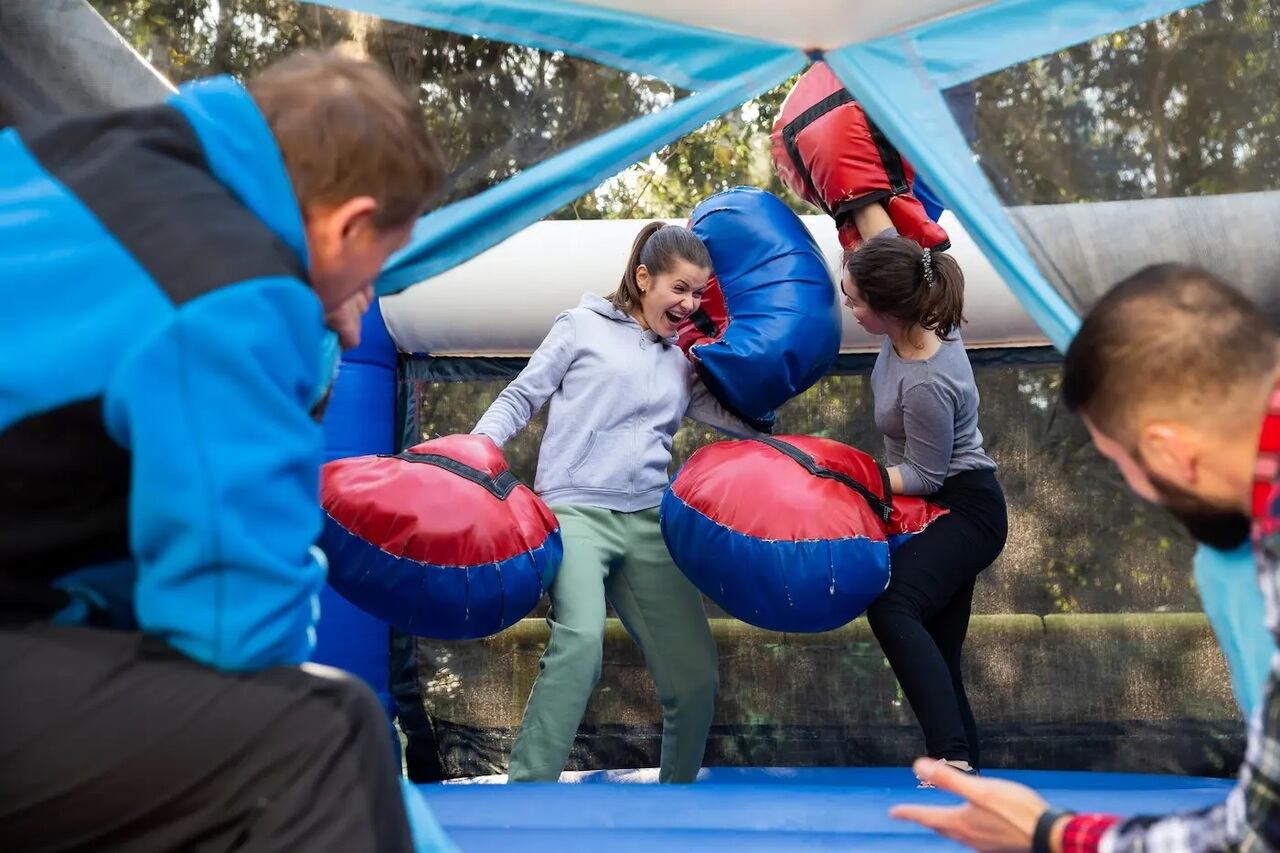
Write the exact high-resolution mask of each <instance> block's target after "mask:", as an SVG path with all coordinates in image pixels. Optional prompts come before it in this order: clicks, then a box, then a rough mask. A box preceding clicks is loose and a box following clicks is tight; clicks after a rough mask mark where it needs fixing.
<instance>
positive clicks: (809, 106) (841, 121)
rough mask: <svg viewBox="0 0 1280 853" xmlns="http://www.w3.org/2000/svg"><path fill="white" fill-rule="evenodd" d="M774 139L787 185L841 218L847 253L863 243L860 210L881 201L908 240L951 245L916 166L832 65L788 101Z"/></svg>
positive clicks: (819, 67) (814, 71) (816, 67)
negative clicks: (856, 220)
mask: <svg viewBox="0 0 1280 853" xmlns="http://www.w3.org/2000/svg"><path fill="white" fill-rule="evenodd" d="M772 140H773V162H774V165H775V167H776V168H777V170H778V176H779V177H780V178H781V179H782V182H783V183H784V184H786V185H787V186H788V187H790V188H791V190H792V191H794V192H795V193H796V195H798V196H800V197H801V198H803V199H804V200H805V201H807V202H809V203H810V204H812V205H814V206H816V207H820V208H822V210H823V211H825V212H826V213H827V214H828V215H830V216H832V217H833V218H834V219H835V220H836V226H837V228H838V229H839V233H840V243H841V245H842V246H844V247H845V248H846V249H853V248H856V247H857V245H858V244H859V243H860V242H861V237H860V236H859V234H858V230H857V228H855V227H854V225H853V216H852V213H853V211H854V210H856V209H857V208H859V207H862V206H863V205H866V204H870V203H872V202H877V201H878V202H880V203H881V204H883V205H884V207H885V210H886V211H887V212H888V214H889V219H890V220H891V221H892V222H893V225H894V227H895V228H897V229H898V233H899V234H901V235H902V236H903V237H909V238H911V239H912V240H915V241H916V242H917V243H919V244H920V245H921V246H924V247H925V248H928V249H935V250H938V251H945V250H946V249H947V248H949V247H950V245H951V241H950V239H948V237H947V232H946V231H944V230H943V229H942V227H941V226H940V225H938V224H937V223H936V222H934V221H933V220H931V219H930V218H929V215H928V214H927V213H925V210H924V206H923V205H922V204H921V203H920V201H919V200H918V199H917V198H916V197H915V196H914V195H912V193H911V186H912V182H913V181H914V180H915V170H914V169H912V168H911V164H910V163H908V162H907V161H906V159H905V158H904V157H902V155H900V154H899V153H898V152H897V151H896V150H895V149H894V147H893V146H892V145H891V144H890V143H889V141H888V139H886V138H885V136H884V134H883V133H881V132H880V129H879V128H877V127H876V126H875V124H873V123H872V122H871V120H870V119H868V118H867V115H866V113H864V112H863V111H862V107H861V106H860V105H859V104H858V102H857V101H855V100H854V99H853V96H852V95H851V94H849V91H848V90H847V89H845V87H844V84H843V83H841V82H840V80H839V79H838V78H837V77H836V75H835V74H834V73H833V72H832V71H831V69H830V68H829V67H828V66H827V64H826V63H825V62H815V63H814V64H813V65H812V66H811V67H810V68H809V70H808V71H806V72H805V73H804V75H803V76H801V78H800V79H799V80H798V81H797V82H796V85H795V88H794V89H792V90H791V92H790V94H788V95H787V99H786V100H785V101H784V102H783V104H782V111H781V114H780V115H779V116H778V120H777V121H776V122H775V123H774V125H773V134H772Z"/></svg>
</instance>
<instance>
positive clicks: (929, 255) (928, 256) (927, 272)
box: [920, 249, 933, 287]
mask: <svg viewBox="0 0 1280 853" xmlns="http://www.w3.org/2000/svg"><path fill="white" fill-rule="evenodd" d="M920 260H921V262H922V263H924V286H925V287H933V252H931V251H929V250H928V249H925V250H924V251H923V252H921V254H920Z"/></svg>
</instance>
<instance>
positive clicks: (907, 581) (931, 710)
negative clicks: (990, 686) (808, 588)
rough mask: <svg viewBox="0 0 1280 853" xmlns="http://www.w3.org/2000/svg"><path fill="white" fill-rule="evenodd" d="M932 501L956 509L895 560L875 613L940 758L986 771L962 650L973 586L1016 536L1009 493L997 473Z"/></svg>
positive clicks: (950, 486) (948, 486)
mask: <svg viewBox="0 0 1280 853" xmlns="http://www.w3.org/2000/svg"><path fill="white" fill-rule="evenodd" d="M929 500H930V501H932V502H934V503H939V504H942V505H944V506H946V507H947V508H948V509H950V510H951V512H950V513H948V514H947V515H945V516H943V517H942V518H939V519H938V520H937V521H935V522H934V523H933V524H931V525H930V526H929V527H928V528H927V529H926V530H925V531H924V532H922V533H920V534H917V535H916V536H915V537H913V538H912V539H911V540H909V541H908V542H907V543H906V544H905V545H903V546H902V547H901V548H899V549H898V551H897V552H896V553H895V554H894V555H893V561H892V564H891V572H890V576H889V588H888V589H887V590H885V592H884V594H883V595H881V596H880V598H878V599H876V601H875V603H874V604H872V605H871V607H870V609H868V610H867V620H868V621H869V622H870V623H871V630H872V631H873V632H875V635H876V639H877V640H879V641H880V647H881V648H882V649H883V650H884V654H885V657H887V658H888V659H889V665H890V666H892V667H893V674H894V675H895V676H897V678H898V683H899V684H900V685H902V692H903V693H904V694H905V695H906V697H907V702H909V703H910V704H911V710H912V711H913V712H914V713H915V715H916V719H917V720H918V721H919V722H920V727H921V728H922V729H923V730H924V742H925V750H926V751H927V752H928V754H929V755H930V756H932V757H934V758H949V759H952V760H959V761H968V762H969V763H970V764H972V765H973V766H974V767H977V766H979V764H978V762H979V750H978V728H977V724H976V723H975V722H974V719H973V711H972V710H971V709H970V708H969V699H968V697H967V696H966V695H965V692H964V679H963V677H962V675H961V672H960V650H961V647H962V646H963V645H964V638H965V634H966V633H967V632H968V630H969V612H970V610H971V609H972V606H973V584H974V580H975V579H976V578H977V576H978V573H979V572H981V571H982V570H983V569H985V568H986V567H987V566H989V565H991V564H992V563H993V562H995V559H996V557H998V556H1000V551H1001V550H1002V549H1003V548H1004V540H1005V537H1006V535H1007V534H1008V529H1009V528H1008V517H1007V514H1006V512H1005V502H1004V493H1003V492H1002V491H1001V489H1000V483H999V482H998V481H997V480H996V477H995V473H994V472H992V471H965V472H962V473H960V474H956V475H955V476H953V477H949V478H947V480H946V482H944V483H943V484H942V488H941V489H940V490H939V491H938V492H936V493H935V494H933V495H930V496H929Z"/></svg>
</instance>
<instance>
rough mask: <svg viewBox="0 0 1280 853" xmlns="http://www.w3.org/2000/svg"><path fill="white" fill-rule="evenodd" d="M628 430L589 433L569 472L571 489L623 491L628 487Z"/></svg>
mask: <svg viewBox="0 0 1280 853" xmlns="http://www.w3.org/2000/svg"><path fill="white" fill-rule="evenodd" d="M630 454H631V430H629V429H615V430H605V431H601V430H594V429H593V430H592V431H591V435H590V437H589V438H588V439H587V444H586V446H585V447H584V448H583V450H582V454H581V455H580V456H579V457H578V459H577V461H575V462H574V463H573V465H572V466H570V468H569V482H570V484H572V485H574V486H579V487H587V488H596V489H610V490H614V491H626V490H627V488H628V486H629V485H630V477H628V476H627V471H628V467H629V466H630V465H633V464H634V460H632V459H630Z"/></svg>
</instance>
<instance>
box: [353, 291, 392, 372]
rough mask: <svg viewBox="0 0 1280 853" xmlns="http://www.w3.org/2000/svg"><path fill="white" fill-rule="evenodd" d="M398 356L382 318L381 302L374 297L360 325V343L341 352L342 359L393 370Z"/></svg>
mask: <svg viewBox="0 0 1280 853" xmlns="http://www.w3.org/2000/svg"><path fill="white" fill-rule="evenodd" d="M399 358H400V354H399V350H397V349H396V343H395V341H393V340H391V333H390V332H388V331H387V324H386V322H384V321H383V319H382V303H381V302H379V301H378V300H376V299H375V300H374V301H373V304H372V305H370V306H369V310H368V312H366V313H365V315H364V322H363V323H362V325H361V327H360V345H359V346H358V347H356V348H355V349H350V350H347V351H346V352H345V353H343V354H342V360H343V361H345V362H347V363H348V364H355V363H359V364H376V365H380V366H382V367H386V368H388V369H390V370H392V371H394V370H395V369H396V363H397V362H398V360H399Z"/></svg>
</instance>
